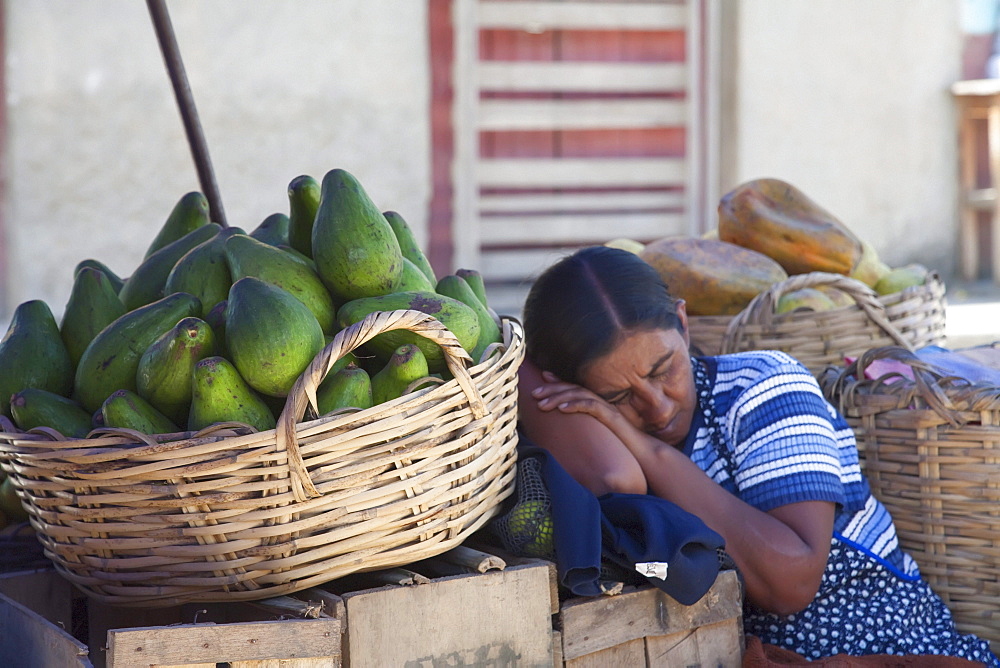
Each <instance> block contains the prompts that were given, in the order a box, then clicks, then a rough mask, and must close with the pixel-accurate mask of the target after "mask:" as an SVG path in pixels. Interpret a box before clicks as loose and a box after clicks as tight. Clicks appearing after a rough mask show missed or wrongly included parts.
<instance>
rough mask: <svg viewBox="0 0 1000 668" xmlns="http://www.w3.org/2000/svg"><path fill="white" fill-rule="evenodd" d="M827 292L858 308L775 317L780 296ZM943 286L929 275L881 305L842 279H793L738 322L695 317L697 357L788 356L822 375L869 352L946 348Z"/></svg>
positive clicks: (814, 276) (804, 276) (857, 284)
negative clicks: (778, 353)
mask: <svg viewBox="0 0 1000 668" xmlns="http://www.w3.org/2000/svg"><path fill="white" fill-rule="evenodd" d="M819 286H829V287H832V288H837V289H838V290H840V291H842V292H844V293H846V294H847V295H848V296H850V297H851V298H852V299H853V300H854V304H852V305H849V306H841V307H838V308H835V309H831V310H829V311H799V312H795V311H793V312H788V313H775V307H776V305H777V303H778V300H779V299H781V297H782V295H785V294H787V293H789V292H792V291H794V290H798V289H800V288H807V287H819ZM944 294H945V286H944V283H943V282H942V280H941V278H940V277H939V276H938V274H937V273H935V272H931V274H930V275H929V276H928V278H927V281H926V283H925V284H924V285H920V286H914V287H910V288H906V289H905V290H902V291H901V292H898V293H895V294H891V295H886V296H884V297H879V296H878V295H876V294H875V292H874V291H872V289H871V288H869V287H868V286H867V285H865V284H863V283H861V282H860V281H856V280H854V279H852V278H848V277H846V276H842V275H840V274H830V273H825V272H812V273H808V274H797V275H794V276H790V277H789V278H787V279H785V280H784V281H780V282H778V283H775V284H774V285H772V286H771V287H770V288H768V289H767V290H765V291H764V292H762V293H760V294H759V295H757V296H756V297H754V299H753V300H752V301H751V302H750V303H749V304H748V305H747V306H746V308H744V309H743V310H742V311H741V312H739V313H738V314H736V315H734V316H691V317H689V318H688V323H689V328H690V335H691V344H692V348H694V349H695V351H696V352H698V353H700V354H705V355H719V354H725V353H732V352H741V351H745V350H783V351H785V352H787V353H789V354H790V355H792V356H793V357H795V358H796V359H798V360H799V361H801V362H802V363H803V364H804V365H805V366H807V367H808V368H809V369H810V370H811V371H812V372H813V374H815V375H818V374H819V373H821V372H822V371H823V369H825V368H826V366H827V365H829V364H834V365H837V366H840V365H842V364H843V363H844V357H845V356H857V355H860V354H861V353H862V352H864V351H866V350H869V349H871V348H878V347H882V346H888V345H898V346H902V347H906V348H910V349H912V350H917V349H919V348H922V347H924V346H929V345H941V344H943V343H944V341H945V300H944Z"/></svg>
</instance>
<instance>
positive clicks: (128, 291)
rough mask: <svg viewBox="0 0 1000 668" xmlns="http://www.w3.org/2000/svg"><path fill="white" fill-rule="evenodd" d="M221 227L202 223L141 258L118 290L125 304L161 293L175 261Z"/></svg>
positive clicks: (141, 303)
mask: <svg viewBox="0 0 1000 668" xmlns="http://www.w3.org/2000/svg"><path fill="white" fill-rule="evenodd" d="M221 229H222V226H221V225H219V224H218V223H208V224H207V225H202V226H200V227H197V228H195V229H194V230H192V231H190V232H188V233H187V234H185V235H184V236H183V237H181V238H180V239H178V240H177V241H174V242H172V243H169V244H167V245H166V246H164V247H163V248H161V249H159V250H158V251H156V252H155V253H153V254H152V255H150V256H149V257H147V258H146V259H145V260H143V261H142V263H141V264H140V265H139V266H138V267H136V269H135V271H134V272H132V275H131V276H129V277H128V280H126V281H125V285H123V286H122V289H121V292H119V293H118V296H119V297H120V298H121V300H122V303H123V304H125V308H127V309H128V310H129V311H134V310H135V309H137V308H139V307H140V306H145V305H146V304H149V303H152V302H155V301H156V300H157V299H160V298H161V297H163V296H164V292H163V288H164V286H165V285H166V283H167V277H168V276H170V271H171V270H172V269H173V268H174V265H175V264H177V261H178V260H180V259H181V258H182V257H184V254H185V253H187V252H188V251H189V250H191V249H192V248H194V247H195V246H197V245H199V244H201V243H203V242H205V241H208V240H209V239H211V238H212V237H214V236H215V235H216V234H217V233H218V232H219V230H221Z"/></svg>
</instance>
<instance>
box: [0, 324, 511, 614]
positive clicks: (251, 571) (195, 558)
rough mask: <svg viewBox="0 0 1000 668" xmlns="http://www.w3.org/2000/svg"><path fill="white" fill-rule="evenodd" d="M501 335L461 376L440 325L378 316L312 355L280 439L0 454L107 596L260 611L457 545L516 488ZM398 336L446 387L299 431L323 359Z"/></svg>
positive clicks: (79, 578)
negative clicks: (388, 334) (431, 354)
mask: <svg viewBox="0 0 1000 668" xmlns="http://www.w3.org/2000/svg"><path fill="white" fill-rule="evenodd" d="M503 325H504V327H503V331H504V344H503V345H496V346H494V349H493V350H492V351H488V352H487V355H484V357H487V356H488V358H487V359H485V361H482V362H481V363H479V364H477V365H475V366H471V367H470V364H471V359H470V358H469V356H468V354H466V353H465V351H464V350H462V348H461V346H460V345H459V343H458V341H457V340H456V339H455V337H454V336H453V335H452V334H451V332H449V331H448V330H447V329H445V328H444V327H443V326H442V325H441V324H440V323H439V322H438V321H437V320H435V319H434V318H432V317H430V316H427V315H425V314H423V313H419V312H417V311H392V312H378V313H374V314H372V315H370V316H368V317H367V318H365V319H364V320H363V321H361V322H360V323H358V324H356V325H353V326H351V327H349V328H347V329H345V330H344V331H342V332H340V333H339V334H337V335H336V337H334V339H333V341H332V342H331V343H330V344H329V345H327V346H326V348H324V349H323V351H322V352H320V353H319V354H318V355H317V356H316V358H315V359H314V360H313V362H312V364H311V365H310V366H309V367H308V368H307V369H306V371H305V372H303V374H302V376H301V377H300V378H299V379H298V381H297V382H296V384H295V386H294V387H293V388H292V391H291V393H290V394H289V397H288V399H287V402H286V404H285V407H284V410H283V412H282V414H281V416H280V418H279V420H278V426H277V429H275V430H271V431H267V432H253V431H252V430H251V429H249V428H246V426H245V425H236V424H234V423H230V424H228V425H216V426H214V427H213V428H210V429H207V430H203V431H202V432H198V433H195V434H190V433H188V434H172V435H158V436H156V437H155V438H152V437H147V436H144V435H142V434H138V433H136V432H134V431H130V430H105V431H104V432H95V433H92V434H91V435H90V438H87V439H78V440H65V439H62V437H61V436H60V435H58V434H55V433H53V432H52V431H51V430H49V429H47V428H42V429H39V430H33V432H32V433H27V434H25V433H15V432H13V431H12V430H11V429H10V428H8V429H7V430H6V431H5V432H2V433H0V457H3V465H4V468H5V470H7V471H8V472H9V475H10V476H11V478H13V480H14V482H15V484H16V486H17V488H18V490H19V492H20V494H21V497H22V501H23V503H24V505H25V506H26V508H27V509H28V511H29V514H30V517H31V523H32V525H33V526H34V527H35V531H36V533H37V534H38V537H39V540H40V541H41V543H42V545H43V546H44V549H45V553H46V555H47V556H48V557H49V559H50V560H51V561H52V562H53V563H54V564H55V566H56V568H57V569H58V570H59V571H60V572H62V574H63V575H65V576H66V577H67V578H68V579H69V580H71V581H72V582H73V583H75V584H76V585H78V586H79V587H80V588H81V589H83V590H84V591H85V592H86V593H87V594H88V595H90V596H91V597H93V598H95V599H97V600H99V601H102V602H106V603H110V604H117V605H134V606H144V607H149V606H169V605H177V604H180V603H185V602H190V601H230V600H254V599H261V598H267V597H271V596H278V595H282V594H288V593H291V592H295V591H299V590H302V589H305V588H308V587H311V586H315V585H317V584H319V583H322V582H326V581H328V580H332V579H335V578H338V577H341V576H344V575H347V574H349V573H353V572H358V571H364V570H373V569H381V568H388V567H394V566H399V565H403V564H407V563H411V562H413V561H417V560H420V559H424V558H427V557H431V556H434V555H437V554H440V553H442V552H444V551H446V550H448V549H451V548H452V547H455V546H456V545H458V544H459V543H461V542H462V541H463V540H464V539H465V538H467V537H468V536H469V535H470V534H471V533H472V532H474V531H476V530H477V529H479V528H480V527H482V526H483V525H485V524H486V523H487V522H488V520H489V519H490V518H492V517H493V516H494V515H495V514H496V513H497V512H498V510H499V505H500V502H501V501H502V500H503V499H504V498H506V497H507V496H508V495H509V494H510V493H511V492H512V491H513V481H514V472H515V461H516V453H515V446H516V442H517V435H516V412H517V409H516V400H517V369H518V366H519V365H520V362H521V360H522V359H523V349H524V346H523V339H522V332H521V328H520V325H519V324H518V323H517V322H516V321H512V320H509V319H507V320H505V321H504V323H503ZM392 329H408V330H410V331H413V332H417V333H419V334H421V335H423V336H425V337H427V338H430V339H432V340H434V341H436V342H437V343H439V344H440V345H441V347H442V349H443V350H444V352H445V358H446V361H447V363H448V367H449V369H450V370H451V372H452V374H453V376H454V379H452V380H450V381H448V382H445V383H440V384H437V385H435V386H433V387H426V388H424V389H419V390H416V391H414V392H412V393H410V394H407V395H404V396H403V397H400V398H399V399H396V400H393V401H390V402H386V403H383V404H380V405H377V406H375V407H373V408H370V409H367V410H364V411H360V412H358V411H354V412H345V413H340V414H332V415H329V416H324V417H322V418H319V419H314V420H307V421H304V422H300V421H299V420H301V419H302V418H303V416H304V415H305V412H306V408H307V406H308V405H310V403H312V405H314V404H315V392H316V388H317V386H318V385H319V383H320V381H321V380H322V379H323V378H324V377H325V375H326V373H327V372H328V370H329V368H330V366H331V365H332V364H333V362H335V361H336V360H337V359H338V358H340V357H342V356H343V355H345V354H346V353H347V352H349V351H351V350H353V349H354V348H356V347H358V346H360V345H361V344H363V343H364V342H365V341H367V340H369V339H370V338H372V337H373V336H375V335H377V334H379V333H381V332H384V331H388V330H392ZM53 438H55V439H56V440H52V439H53Z"/></svg>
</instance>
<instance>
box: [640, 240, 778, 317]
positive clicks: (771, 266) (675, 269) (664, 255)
mask: <svg viewBox="0 0 1000 668" xmlns="http://www.w3.org/2000/svg"><path fill="white" fill-rule="evenodd" d="M639 257H641V258H642V259H643V260H645V261H646V263H647V264H649V265H651V266H652V267H653V268H654V269H656V271H657V272H658V273H659V274H660V276H661V277H662V278H663V280H664V282H665V283H666V284H667V288H669V289H670V293H671V294H672V295H673V296H675V297H677V298H679V299H683V300H684V301H685V302H686V303H687V312H688V314H689V315H735V314H737V313H739V312H740V311H742V310H743V309H744V308H745V307H746V305H747V304H749V303H750V300H751V299H753V298H754V297H756V296H757V295H758V294H759V293H761V292H763V291H764V290H766V289H767V288H769V287H771V285H772V284H773V283H776V282H778V281H783V280H785V279H786V278H788V274H787V273H786V272H785V270H784V269H782V268H781V265H780V264H778V263H777V262H775V261H774V260H772V259H771V258H769V257H767V256H766V255H764V254H763V253H758V252H757V251H754V250H750V249H749V248H744V247H742V246H737V245H736V244H731V243H728V242H726V241H719V240H718V239H702V238H699V237H665V238H663V239H658V240H656V241H653V242H651V243H648V244H646V247H645V248H644V249H643V251H642V252H641V253H639Z"/></svg>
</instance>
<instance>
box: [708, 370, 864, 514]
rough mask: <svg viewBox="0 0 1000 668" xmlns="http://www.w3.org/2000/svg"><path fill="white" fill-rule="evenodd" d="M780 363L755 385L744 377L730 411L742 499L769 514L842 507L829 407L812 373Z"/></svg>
mask: <svg viewBox="0 0 1000 668" xmlns="http://www.w3.org/2000/svg"><path fill="white" fill-rule="evenodd" d="M776 361H779V362H780V363H779V364H773V365H762V366H761V367H758V370H759V373H758V374H756V377H755V378H753V379H752V380H751V379H750V378H747V377H746V376H744V378H743V381H744V382H745V383H746V384H745V385H744V387H743V388H742V391H741V392H738V393H737V394H736V395H735V396H734V397H733V399H734V401H733V402H732V404H731V405H730V406H729V410H728V411H727V412H726V418H725V426H726V430H727V431H728V436H729V442H730V443H732V444H734V448H735V450H734V452H733V455H734V457H733V458H734V461H735V464H736V486H737V487H738V488H739V490H740V496H741V497H742V498H743V500H744V501H746V502H747V503H749V504H751V505H753V506H755V507H757V508H760V509H761V510H764V511H768V510H771V509H773V508H777V507H778V506H783V505H785V504H789V503H797V502H800V501H832V502H834V503H837V504H840V505H841V506H843V505H844V504H845V502H846V500H847V496H848V494H847V490H846V489H845V486H844V480H843V479H842V462H841V457H840V452H839V447H838V439H837V434H836V431H835V428H834V425H833V424H832V423H831V420H830V410H829V405H828V404H827V402H826V400H825V399H824V398H823V394H822V392H821V391H820V389H819V385H818V384H817V383H816V379H815V378H814V377H813V376H812V374H811V373H809V371H808V369H806V368H805V367H803V366H802V365H800V364H798V363H797V362H795V361H794V360H793V359H791V358H786V357H785V356H783V355H782V356H781V357H780V358H779V359H778V360H776ZM743 373H744V374H745V370H744V372H743ZM723 374H724V372H723V371H722V370H721V369H720V376H719V377H718V378H717V381H718V382H720V383H721V384H725V383H726V382H727V379H726V378H724V377H723ZM733 380H734V381H735V379H733ZM748 381H749V382H748ZM736 382H737V383H738V384H741V385H742V384H743V383H739V381H736Z"/></svg>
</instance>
